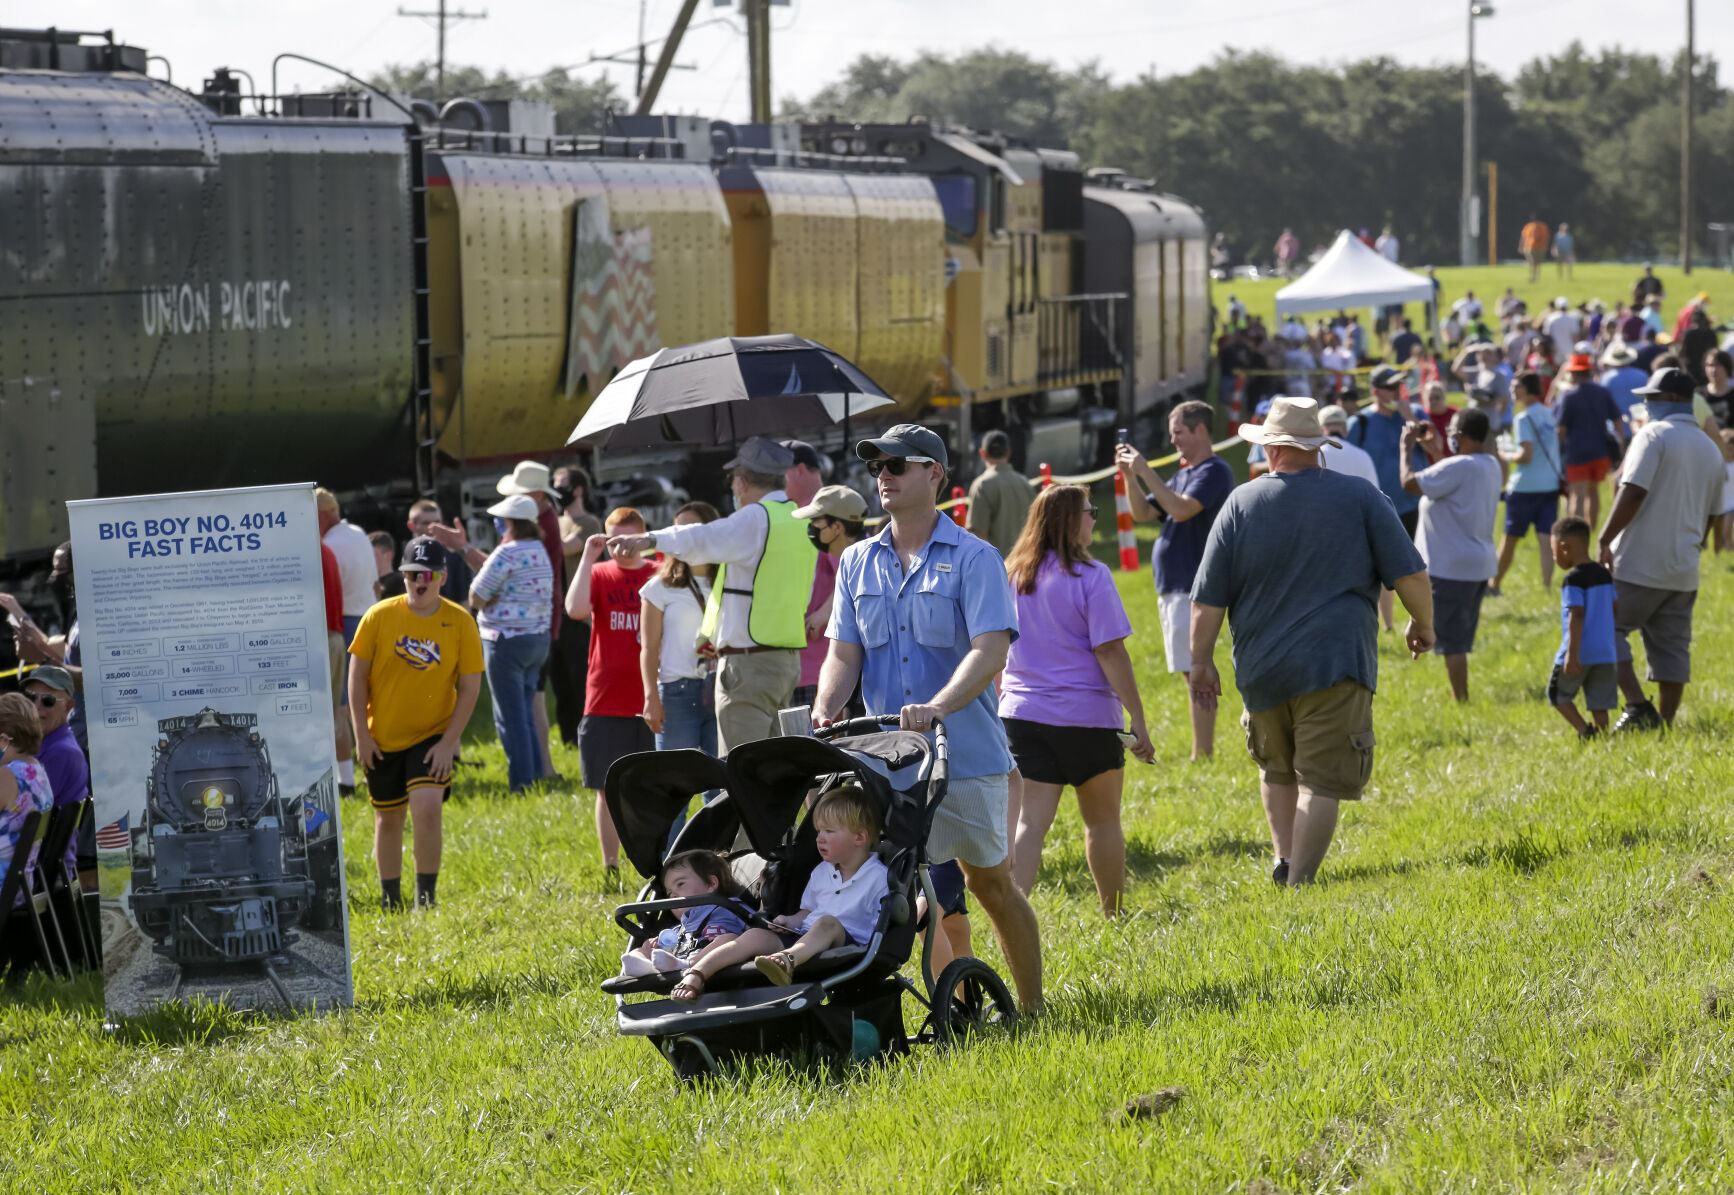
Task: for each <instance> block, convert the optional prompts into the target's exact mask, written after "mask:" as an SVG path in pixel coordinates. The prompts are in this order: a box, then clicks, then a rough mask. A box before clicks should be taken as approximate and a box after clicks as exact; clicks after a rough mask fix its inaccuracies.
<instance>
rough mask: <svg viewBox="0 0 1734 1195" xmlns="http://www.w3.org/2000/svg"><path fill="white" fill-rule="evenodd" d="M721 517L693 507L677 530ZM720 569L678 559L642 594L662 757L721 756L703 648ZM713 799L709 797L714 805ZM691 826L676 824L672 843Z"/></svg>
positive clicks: (706, 507) (641, 628) (643, 636)
mask: <svg viewBox="0 0 1734 1195" xmlns="http://www.w3.org/2000/svg"><path fill="white" fill-rule="evenodd" d="M720 517H722V516H720V515H719V514H718V513H717V509H716V507H714V506H712V505H711V504H710V503H708V502H688V503H687V504H686V505H685V506H683V507H681V508H680V510H679V512H678V513H677V514H676V515H675V516H674V525H675V526H676V527H680V526H684V525H686V524H688V523H711V522H715V521H716V520H717V519H718V518H720ZM715 573H716V566H715V565H708V564H706V565H698V566H697V567H694V566H692V565H688V564H687V563H686V562H685V561H682V560H677V559H676V558H675V557H673V556H665V557H663V561H662V566H661V567H660V568H658V569H657V570H656V576H654V577H652V578H651V579H650V580H649V581H648V582H646V583H645V586H644V588H643V589H642V590H640V591H639V598H640V600H642V602H643V603H644V605H643V608H642V612H641V614H640V618H639V624H638V640H639V653H638V667H639V674H640V675H641V676H642V677H643V678H644V721H645V723H646V724H647V725H648V726H649V727H650V729H651V731H652V732H654V733H655V735H656V749H657V750H658V751H674V750H677V749H679V748H681V747H697V748H698V749H699V750H700V751H703V752H704V753H705V754H706V755H715V754H716V696H715V694H714V692H713V691H712V689H711V678H712V675H713V672H712V670H713V667H714V664H715V660H716V655H715V653H714V652H713V651H711V649H710V645H709V644H705V645H704V648H703V650H701V649H700V646H699V625H700V624H701V623H702V622H703V621H704V604H705V600H706V599H707V598H708V597H709V596H710V585H711V578H712V577H713V576H714V575H715ZM710 797H711V794H709V793H707V794H705V799H706V800H709V799H710ZM685 824H686V815H685V814H684V813H682V814H681V816H680V817H679V818H677V819H675V823H674V827H673V829H671V830H670V831H669V839H668V840H669V841H670V842H671V843H672V842H673V841H674V836H675V835H676V834H678V833H680V828H681V826H683V825H685Z"/></svg>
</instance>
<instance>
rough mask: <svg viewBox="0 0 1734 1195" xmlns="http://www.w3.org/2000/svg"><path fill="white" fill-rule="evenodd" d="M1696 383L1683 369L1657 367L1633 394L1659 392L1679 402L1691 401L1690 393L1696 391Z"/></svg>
mask: <svg viewBox="0 0 1734 1195" xmlns="http://www.w3.org/2000/svg"><path fill="white" fill-rule="evenodd" d="M1697 389H1698V384H1697V383H1696V382H1695V381H1693V380H1692V375H1691V374H1689V373H1687V372H1686V371H1685V370H1683V369H1674V368H1672V367H1669V368H1667V369H1658V370H1657V371H1656V372H1655V373H1653V374H1651V375H1650V380H1649V381H1648V382H1647V383H1645V384H1644V385H1642V386H1639V387H1638V388H1637V389H1636V390H1633V391H1632V393H1633V394H1660V395H1665V396H1666V397H1668V398H1672V399H1675V400H1677V401H1679V402H1691V401H1692V395H1693V394H1694V393H1695V392H1696V391H1697Z"/></svg>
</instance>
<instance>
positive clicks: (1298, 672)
mask: <svg viewBox="0 0 1734 1195" xmlns="http://www.w3.org/2000/svg"><path fill="white" fill-rule="evenodd" d="M1240 436H1241V438H1242V439H1244V440H1248V441H1251V442H1252V443H1254V444H1263V445H1264V446H1265V451H1266V453H1267V454H1268V456H1269V458H1270V468H1271V471H1270V473H1269V474H1268V475H1266V476H1264V477H1260V478H1257V479H1256V480H1254V481H1250V482H1248V483H1247V484H1246V485H1243V486H1241V487H1240V488H1239V489H1237V490H1235V491H1234V493H1233V494H1232V495H1230V496H1229V499H1228V501H1227V502H1226V503H1224V504H1223V507H1222V510H1221V511H1220V512H1219V513H1218V514H1217V516H1216V522H1215V524H1214V525H1212V527H1211V529H1210V538H1209V540H1208V541H1206V543H1205V547H1204V559H1203V561H1202V562H1201V563H1200V565H1199V567H1198V578H1197V580H1196V581H1195V582H1194V583H1193V586H1192V643H1191V649H1192V674H1191V684H1192V691H1193V696H1194V699H1195V700H1197V701H1199V702H1200V703H1204V704H1208V705H1209V706H1210V707H1211V708H1214V707H1215V704H1216V702H1217V700H1218V698H1219V697H1220V695H1221V692H1222V682H1221V679H1220V678H1219V677H1218V675H1217V671H1216V664H1215V662H1214V657H1215V649H1216V640H1217V636H1218V635H1220V634H1221V631H1222V623H1223V619H1224V617H1225V616H1226V617H1227V619H1228V623H1229V629H1230V631H1231V633H1232V634H1233V636H1234V676H1235V685H1236V687H1237V688H1239V690H1240V696H1241V700H1242V701H1243V702H1244V703H1245V706H1246V712H1245V713H1244V714H1243V715H1242V716H1241V725H1242V726H1243V727H1245V729H1246V741H1247V749H1248V751H1249V752H1250V754H1251V755H1252V758H1253V761H1254V762H1255V763H1257V764H1258V768H1259V774H1260V775H1259V781H1260V783H1259V787H1260V790H1261V793H1262V795H1263V797H1264V810H1265V817H1266V818H1267V820H1268V821H1269V823H1270V838H1271V846H1272V848H1273V849H1274V851H1275V854H1276V868H1275V870H1274V871H1273V872H1272V873H1271V878H1272V879H1273V880H1275V881H1276V882H1277V883H1279V884H1283V883H1287V884H1291V885H1299V884H1305V883H1309V882H1310V881H1311V880H1312V879H1313V877H1314V876H1315V875H1316V874H1317V872H1318V869H1319V864H1320V863H1321V862H1323V860H1324V857H1325V852H1326V851H1327V850H1329V849H1330V845H1331V839H1332V837H1333V836H1334V835H1335V833H1336V828H1337V805H1338V802H1340V801H1354V800H1359V799H1360V796H1361V791H1362V789H1363V788H1365V787H1366V784H1367V780H1368V778H1369V777H1370V776H1371V775H1372V770H1373V689H1374V686H1375V685H1376V683H1377V681H1378V671H1379V653H1378V642H1377V635H1378V625H1379V617H1378V602H1379V590H1380V588H1381V586H1383V587H1387V588H1392V589H1395V590H1396V591H1397V596H1398V597H1399V598H1401V599H1402V601H1403V605H1404V607H1405V608H1407V609H1408V611H1409V614H1410V619H1409V626H1408V628H1407V630H1406V632H1405V637H1406V639H1407V640H1408V644H1409V651H1410V653H1411V654H1412V655H1413V656H1414V657H1415V658H1416V659H1419V658H1420V656H1421V653H1422V652H1425V651H1427V650H1428V649H1429V648H1431V647H1432V646H1433V598H1432V593H1431V591H1430V590H1429V588H1428V585H1427V573H1426V570H1425V567H1424V565H1423V564H1422V561H1421V554H1420V553H1419V552H1417V551H1416V550H1415V545H1414V544H1412V543H1411V542H1409V535H1408V532H1406V531H1405V530H1404V529H1403V524H1402V522H1401V521H1400V520H1399V519H1398V518H1397V513H1396V511H1394V510H1393V509H1392V508H1391V504H1390V502H1388V501H1387V500H1386V499H1385V497H1384V495H1383V494H1382V493H1380V492H1379V491H1378V490H1376V489H1374V488H1373V487H1372V486H1370V485H1367V484H1366V483H1365V482H1363V481H1361V480H1360V479H1359V478H1355V477H1348V476H1346V475H1343V474H1340V473H1332V472H1327V471H1326V470H1323V469H1321V468H1319V450H1320V449H1321V448H1324V447H1326V446H1327V445H1328V444H1330V441H1329V440H1328V439H1327V437H1326V436H1325V433H1324V428H1323V427H1321V426H1320V424H1319V408H1318V404H1317V403H1316V402H1314V401H1313V400H1312V399H1309V398H1278V399H1277V400H1276V401H1275V402H1274V403H1272V404H1271V409H1270V414H1269V416H1268V417H1267V418H1266V419H1265V421H1264V422H1263V423H1262V424H1243V425H1242V426H1241V428H1240ZM1333 446H1334V445H1333Z"/></svg>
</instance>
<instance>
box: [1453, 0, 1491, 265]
mask: <svg viewBox="0 0 1734 1195" xmlns="http://www.w3.org/2000/svg"><path fill="white" fill-rule="evenodd" d="M1492 15H1493V6H1492V5H1491V4H1476V3H1474V2H1473V0H1471V2H1470V4H1469V57H1468V60H1467V61H1466V62H1465V63H1464V64H1463V198H1462V203H1461V206H1462V210H1461V212H1460V213H1459V218H1460V221H1461V227H1462V232H1461V235H1460V237H1459V239H1458V249H1459V251H1460V256H1461V257H1462V259H1463V264H1464V265H1466V266H1472V265H1474V264H1475V258H1476V252H1475V234H1476V225H1477V223H1478V221H1477V220H1476V218H1475V217H1476V211H1475V21H1476V18H1478V17H1490V16H1492Z"/></svg>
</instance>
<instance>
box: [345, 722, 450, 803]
mask: <svg viewBox="0 0 1734 1195" xmlns="http://www.w3.org/2000/svg"><path fill="white" fill-rule="evenodd" d="M439 741H440V736H439V735H437V734H436V735H433V736H431V737H429V738H425V739H423V740H422V741H421V742H419V743H417V744H416V745H415V746H413V747H405V748H404V749H403V750H402V751H381V752H380V757H381V758H380V761H379V762H378V763H377V764H374V765H373V766H372V767H370V768H367V769H366V771H367V799H368V800H369V801H371V802H372V803H373V807H374V808H375V809H402V808H403V807H404V806H405V805H407V804H409V790H410V789H412V788H437V789H439V790H440V800H442V801H443V800H445V799H446V798H447V797H449V796H451V786H452V782H451V777H449V776H448V777H447V778H446V779H444V780H435V779H434V778H433V777H432V776H430V775H428V767H427V753H428V751H430V750H431V749H432V748H433V747H434V746H435V745H436V744H438V743H439ZM452 767H453V770H456V768H457V760H456V759H455V758H454V759H453V760H452Z"/></svg>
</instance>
